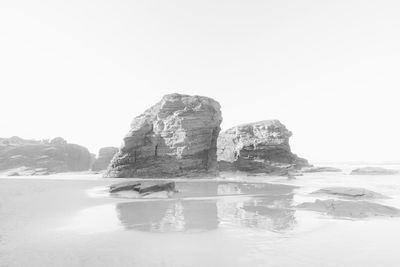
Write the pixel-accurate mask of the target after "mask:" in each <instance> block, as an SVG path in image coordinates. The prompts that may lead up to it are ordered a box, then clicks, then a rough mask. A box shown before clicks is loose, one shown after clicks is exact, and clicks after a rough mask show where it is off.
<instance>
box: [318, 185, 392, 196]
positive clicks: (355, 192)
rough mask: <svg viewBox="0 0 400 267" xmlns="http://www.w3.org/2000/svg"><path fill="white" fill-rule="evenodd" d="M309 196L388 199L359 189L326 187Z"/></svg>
mask: <svg viewBox="0 0 400 267" xmlns="http://www.w3.org/2000/svg"><path fill="white" fill-rule="evenodd" d="M311 194H317V195H319V194H326V195H334V196H338V197H344V198H352V199H380V198H389V197H387V196H385V195H382V194H380V193H377V192H374V191H371V190H367V189H364V188H359V187H342V186H336V187H326V188H322V189H320V190H317V191H314V192H312V193H311Z"/></svg>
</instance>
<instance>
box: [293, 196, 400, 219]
mask: <svg viewBox="0 0 400 267" xmlns="http://www.w3.org/2000/svg"><path fill="white" fill-rule="evenodd" d="M297 208H298V209H305V210H311V211H317V212H322V213H326V214H327V215H331V216H334V217H344V218H368V217H376V216H387V217H399V216H400V210H399V209H397V208H394V207H390V206H385V205H382V204H378V203H373V202H368V201H344V200H333V199H328V200H319V199H317V200H315V202H305V203H302V204H300V205H297Z"/></svg>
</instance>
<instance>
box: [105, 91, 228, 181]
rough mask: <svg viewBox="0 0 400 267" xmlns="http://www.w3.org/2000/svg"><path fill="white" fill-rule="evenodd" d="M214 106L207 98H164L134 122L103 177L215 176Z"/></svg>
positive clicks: (216, 119)
mask: <svg viewBox="0 0 400 267" xmlns="http://www.w3.org/2000/svg"><path fill="white" fill-rule="evenodd" d="M221 121H222V117H221V111H220V105H219V103H218V102H216V101H214V100H213V99H211V98H207V97H202V96H188V95H180V94H170V95H166V96H164V97H163V99H162V100H161V101H160V102H158V103H157V104H156V105H154V106H153V107H151V108H150V109H148V110H146V111H145V112H144V113H143V114H142V115H140V116H138V117H136V118H135V119H134V120H133V122H132V123H131V130H130V131H129V133H128V134H127V135H126V137H125V138H124V140H123V144H122V146H121V148H120V150H119V151H118V152H117V154H116V155H115V156H114V158H113V159H112V161H111V163H110V165H109V167H108V170H107V173H106V176H108V177H173V176H183V175H192V174H193V175H197V174H215V173H216V172H217V157H216V150H217V138H218V134H219V131H220V124H221Z"/></svg>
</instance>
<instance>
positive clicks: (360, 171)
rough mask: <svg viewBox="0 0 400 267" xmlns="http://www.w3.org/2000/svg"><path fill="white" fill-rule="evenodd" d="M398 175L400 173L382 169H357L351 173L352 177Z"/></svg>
mask: <svg viewBox="0 0 400 267" xmlns="http://www.w3.org/2000/svg"><path fill="white" fill-rule="evenodd" d="M396 173H399V171H397V170H390V169H385V168H381V167H364V168H358V169H355V170H353V171H352V172H351V174H352V175H390V174H396Z"/></svg>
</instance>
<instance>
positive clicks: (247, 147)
mask: <svg viewBox="0 0 400 267" xmlns="http://www.w3.org/2000/svg"><path fill="white" fill-rule="evenodd" d="M291 135H292V133H291V132H290V131H289V130H288V129H286V127H285V125H283V124H282V123H281V122H280V121H278V120H266V121H260V122H255V123H249V124H243V125H239V126H236V127H233V128H231V129H229V130H226V131H225V132H223V133H221V134H220V136H219V138H218V162H219V165H220V170H224V171H229V170H239V171H245V172H259V173H260V172H262V173H280V172H282V174H286V173H285V170H290V169H299V168H301V167H304V166H309V164H308V162H307V160H305V159H302V158H299V157H298V156H297V155H295V154H293V153H292V152H291V150H290V146H289V138H290V136H291Z"/></svg>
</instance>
